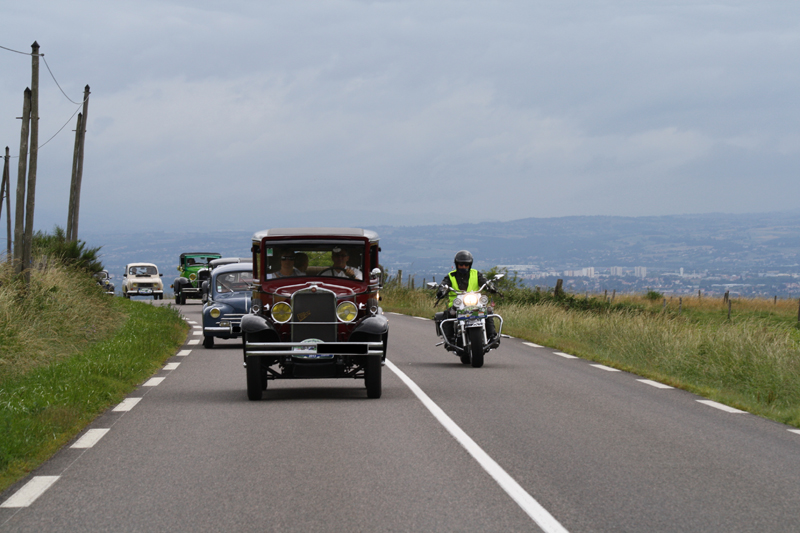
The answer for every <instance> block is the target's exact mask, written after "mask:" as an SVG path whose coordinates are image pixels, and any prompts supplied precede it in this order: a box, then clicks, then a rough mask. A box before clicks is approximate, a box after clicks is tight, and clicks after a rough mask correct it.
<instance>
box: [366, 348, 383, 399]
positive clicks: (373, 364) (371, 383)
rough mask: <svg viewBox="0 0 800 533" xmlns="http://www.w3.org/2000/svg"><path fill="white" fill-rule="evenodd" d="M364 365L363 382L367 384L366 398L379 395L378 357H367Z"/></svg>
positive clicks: (379, 373)
mask: <svg viewBox="0 0 800 533" xmlns="http://www.w3.org/2000/svg"><path fill="white" fill-rule="evenodd" d="M366 359H367V361H366V364H365V365H364V384H365V385H366V386H367V398H380V397H381V392H382V390H381V389H382V388H381V370H382V369H383V366H382V365H381V358H380V357H367V358H366Z"/></svg>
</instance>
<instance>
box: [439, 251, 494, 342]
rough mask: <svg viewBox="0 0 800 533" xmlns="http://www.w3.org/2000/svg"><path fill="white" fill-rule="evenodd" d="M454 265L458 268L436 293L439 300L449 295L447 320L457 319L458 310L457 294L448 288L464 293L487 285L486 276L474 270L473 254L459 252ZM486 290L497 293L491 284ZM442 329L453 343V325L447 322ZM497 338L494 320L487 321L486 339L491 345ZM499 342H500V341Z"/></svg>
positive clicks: (449, 275)
mask: <svg viewBox="0 0 800 533" xmlns="http://www.w3.org/2000/svg"><path fill="white" fill-rule="evenodd" d="M453 263H455V266H456V268H455V270H453V271H452V272H450V273H449V274H448V275H447V276H445V278H444V279H443V280H442V283H441V285H440V286H439V290H438V291H437V293H436V297H437V298H444V297H445V295H448V294H449V300H448V309H447V311H445V314H446V315H447V316H446V318H455V317H456V310H455V308H454V307H453V301H454V300H455V299H456V296H457V295H456V293H454V292H452V291H449V290H448V287H453V288H455V289H459V290H462V291H477V290H478V289H479V288H481V287H483V285H484V284H485V283H486V276H484V275H483V273H481V272H478V271H477V270H475V269H473V268H472V254H471V253H469V251H467V250H460V251H459V252H457V253H456V255H455V257H454V258H453ZM486 290H487V291H489V292H491V293H492V294H494V293H496V292H497V289H496V288H495V287H494V286H493V285H492V284H491V283H490V284H489V285H487V286H486ZM442 328H443V330H444V334H445V335H447V338H448V339H449V340H450V342H453V337H454V333H453V331H454V330H453V323H452V322H446V323H444V324H442ZM495 337H497V334H496V332H495V327H494V319H487V320H486V338H487V339H488V342H489V343H490V344H491V343H492V342H493V341H494V340H495ZM497 340H498V341H499V339H497ZM498 344H499V342H498Z"/></svg>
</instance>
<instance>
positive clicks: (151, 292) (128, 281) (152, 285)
mask: <svg viewBox="0 0 800 533" xmlns="http://www.w3.org/2000/svg"><path fill="white" fill-rule="evenodd" d="M163 275H164V274H160V273H159V272H158V267H157V266H156V265H154V264H153V263H128V264H127V265H125V273H124V274H123V275H122V296H124V297H125V298H130V297H131V296H152V297H153V300H163V299H164V284H163V282H162V281H161V276H163Z"/></svg>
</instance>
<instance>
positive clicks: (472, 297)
mask: <svg viewBox="0 0 800 533" xmlns="http://www.w3.org/2000/svg"><path fill="white" fill-rule="evenodd" d="M480 299H481V293H479V292H469V293H467V294H465V295H464V305H466V306H467V307H473V306H476V305H478V301H479V300H480Z"/></svg>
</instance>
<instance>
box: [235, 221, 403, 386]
mask: <svg viewBox="0 0 800 533" xmlns="http://www.w3.org/2000/svg"><path fill="white" fill-rule="evenodd" d="M252 242H253V247H252V252H253V277H254V278H255V282H254V290H253V301H252V304H251V312H250V313H249V314H247V315H245V316H244V317H243V318H242V332H243V337H244V343H243V344H244V364H245V369H246V377H247V397H248V398H249V399H250V400H260V399H261V397H262V392H263V391H264V390H266V388H267V383H268V382H269V381H270V380H273V379H313V378H349V379H363V380H364V383H365V385H366V389H367V396H368V397H369V398H380V396H381V391H382V389H381V370H382V366H383V360H384V359H385V357H386V343H387V340H388V335H389V322H388V320H387V319H386V317H385V316H384V314H383V310H382V309H381V308H380V307H379V305H378V301H379V299H380V297H379V290H380V289H381V282H382V276H381V272H382V271H381V269H380V268H379V266H378V252H379V251H380V247H379V246H378V235H377V234H376V233H375V232H374V231H369V230H363V229H356V228H281V229H269V230H264V231H259V232H257V233H255V234H254V235H253V240H252Z"/></svg>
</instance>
